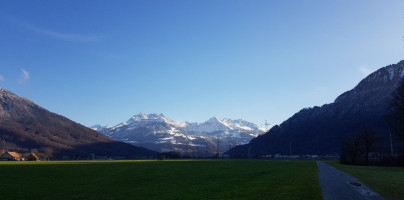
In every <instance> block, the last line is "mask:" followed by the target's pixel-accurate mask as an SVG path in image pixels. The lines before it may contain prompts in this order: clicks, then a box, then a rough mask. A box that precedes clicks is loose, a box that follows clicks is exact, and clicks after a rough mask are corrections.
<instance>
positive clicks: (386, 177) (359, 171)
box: [324, 161, 404, 200]
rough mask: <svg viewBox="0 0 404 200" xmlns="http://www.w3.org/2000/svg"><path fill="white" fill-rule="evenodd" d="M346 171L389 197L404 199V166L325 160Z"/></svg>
mask: <svg viewBox="0 0 404 200" xmlns="http://www.w3.org/2000/svg"><path fill="white" fill-rule="evenodd" d="M324 162H326V163H328V164H330V165H332V166H334V167H336V168H338V169H339V170H341V171H344V172H346V173H348V174H350V175H352V176H354V177H356V178H358V179H359V180H361V181H363V183H365V184H366V185H367V186H368V187H370V188H371V189H372V190H374V191H375V192H377V193H379V194H380V195H382V196H383V197H385V198H387V199H397V200H398V199H404V167H379V166H353V165H342V164H340V163H339V162H338V161H324Z"/></svg>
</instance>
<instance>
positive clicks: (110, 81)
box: [0, 0, 404, 126]
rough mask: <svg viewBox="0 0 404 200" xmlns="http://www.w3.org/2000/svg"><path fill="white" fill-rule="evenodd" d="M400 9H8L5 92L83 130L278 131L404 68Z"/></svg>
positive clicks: (320, 2) (244, 4)
mask: <svg viewBox="0 0 404 200" xmlns="http://www.w3.org/2000/svg"><path fill="white" fill-rule="evenodd" d="M403 36H404V1H402V0H397V1H394V0H386V1H384V0H383V1H382V0H356V1H352V0H339V1H333V0H307V1H301V0H295V1H291V0H279V1H275V0H264V1H256V0H248V1H247V0H232V1H228V0H220V1H217V0H203V1H200V0H192V1H190V0H182V1H174V0H170V1H166V0H160V1H157V0H144V1H136V0H128V1H101V0H89V1H83V0H67V1H54V0H49V1H44V0H42V1H35V0H25V1H1V2H0V86H1V87H3V88H5V89H8V90H10V91H12V92H14V93H16V94H18V95H20V96H23V97H27V98H29V99H31V100H32V101H34V102H35V103H37V104H39V105H40V106H42V107H45V108H46V109H48V110H50V111H52V112H55V113H58V114H61V115H64V116H66V117H68V118H70V119H72V120H74V121H76V122H79V123H81V124H84V125H87V126H91V125H94V124H102V125H115V124H117V123H119V122H122V121H126V120H127V119H128V118H129V117H131V116H132V115H134V114H137V113H139V112H143V113H163V114H165V115H166V116H167V117H169V118H172V119H174V120H180V121H185V120H187V121H190V122H202V121H205V120H207V119H208V118H210V117H212V116H216V117H218V118H220V119H221V118H232V119H239V118H242V119H245V120H248V121H252V122H255V123H257V124H258V125H260V124H262V123H264V121H265V120H268V122H269V123H271V125H274V124H279V123H281V122H282V121H284V120H286V119H287V118H289V117H290V116H292V115H293V114H294V113H296V112H298V111H299V110H300V109H302V108H305V107H312V106H316V105H319V106H320V105H323V104H325V103H331V102H333V101H334V99H335V98H336V97H337V96H338V95H339V94H341V93H343V92H344V91H347V90H349V89H351V88H353V87H354V86H355V85H356V84H357V83H358V82H359V81H360V80H361V79H362V78H364V77H365V76H366V75H367V74H369V73H370V72H372V71H374V70H376V69H378V68H380V67H383V66H386V65H388V64H393V63H397V62H399V61H400V60H402V59H404V40H403Z"/></svg>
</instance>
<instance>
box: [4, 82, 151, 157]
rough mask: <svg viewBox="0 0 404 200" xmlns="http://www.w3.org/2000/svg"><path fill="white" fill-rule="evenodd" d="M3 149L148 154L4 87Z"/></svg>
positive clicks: (70, 154)
mask: <svg viewBox="0 0 404 200" xmlns="http://www.w3.org/2000/svg"><path fill="white" fill-rule="evenodd" d="M0 149H2V150H9V151H17V152H21V153H24V152H30V151H33V150H37V151H45V150H44V149H48V150H47V151H49V149H51V151H52V152H53V156H54V157H55V158H61V157H69V158H75V157H78V156H89V155H91V154H95V155H98V156H110V157H117V156H119V157H147V156H153V155H155V154H156V152H154V151H150V150H148V149H145V148H139V147H135V146H133V145H129V144H126V143H123V142H118V141H114V140H112V139H110V138H109V137H106V136H104V135H103V134H100V133H98V132H97V131H94V130H92V129H90V128H87V127H85V126H83V125H81V124H78V123H76V122H73V121H71V120H69V119H67V118H65V117H63V116H61V115H58V114H55V113H52V112H49V111H48V110H46V109H44V108H42V107H40V106H38V105H37V104H35V103H34V102H32V101H30V100H29V99H26V98H22V97H19V96H17V95H15V94H13V93H11V92H10V91H7V90H5V89H2V88H0Z"/></svg>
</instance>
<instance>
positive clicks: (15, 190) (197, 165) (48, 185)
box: [0, 160, 321, 200]
mask: <svg viewBox="0 0 404 200" xmlns="http://www.w3.org/2000/svg"><path fill="white" fill-rule="evenodd" d="M0 172H1V173H0V185H1V187H0V194H1V199H25V200H28V199H56V200H63V199H147V200H150V199H159V200H160V199H187V200H188V199H221V200H223V199H243V200H244V199H314V200H315V199H321V189H320V186H319V183H318V172H317V166H316V163H315V162H314V161H280V160H172V161H170V160H166V161H152V160H149V161H147V160H144V161H49V162H46V161H40V162H0Z"/></svg>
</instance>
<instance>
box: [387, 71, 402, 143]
mask: <svg viewBox="0 0 404 200" xmlns="http://www.w3.org/2000/svg"><path fill="white" fill-rule="evenodd" d="M390 108H391V110H390V115H389V116H388V117H387V118H388V123H389V124H390V126H391V127H392V130H393V131H394V132H395V133H396V134H397V135H398V136H399V137H401V138H403V139H404V79H402V80H401V81H400V83H399V84H398V86H397V88H396V90H395V91H394V92H393V95H392V100H391V103H390Z"/></svg>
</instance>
